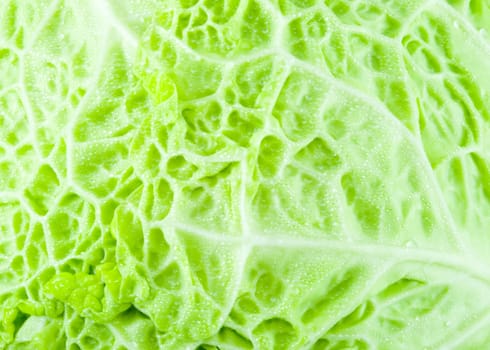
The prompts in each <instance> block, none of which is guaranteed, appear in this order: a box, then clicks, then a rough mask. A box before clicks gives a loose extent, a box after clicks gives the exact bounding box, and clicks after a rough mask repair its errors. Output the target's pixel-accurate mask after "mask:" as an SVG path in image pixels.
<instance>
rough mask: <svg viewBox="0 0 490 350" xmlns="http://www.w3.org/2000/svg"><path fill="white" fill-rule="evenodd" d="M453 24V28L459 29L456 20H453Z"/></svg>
mask: <svg viewBox="0 0 490 350" xmlns="http://www.w3.org/2000/svg"><path fill="white" fill-rule="evenodd" d="M453 26H454V28H456V29H459V23H458V21H454V22H453Z"/></svg>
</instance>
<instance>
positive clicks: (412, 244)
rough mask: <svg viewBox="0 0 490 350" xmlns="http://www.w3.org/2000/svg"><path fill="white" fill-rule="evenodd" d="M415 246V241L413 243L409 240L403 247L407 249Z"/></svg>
mask: <svg viewBox="0 0 490 350" xmlns="http://www.w3.org/2000/svg"><path fill="white" fill-rule="evenodd" d="M416 246H417V243H415V241H413V240H409V241H406V242H405V247H407V248H414V247H416Z"/></svg>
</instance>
